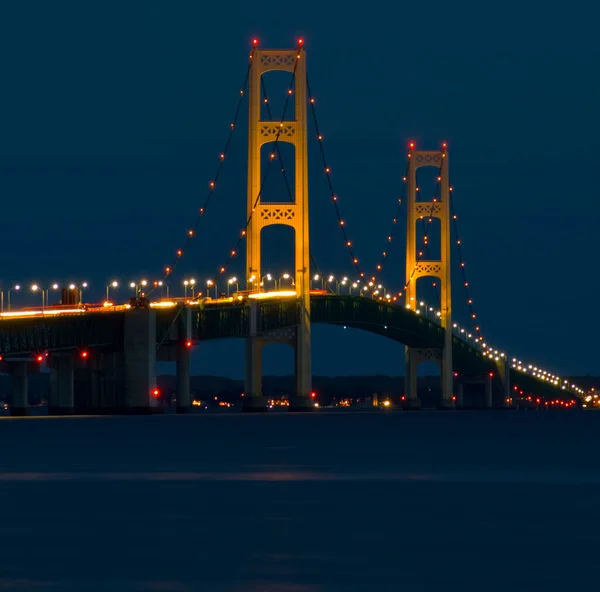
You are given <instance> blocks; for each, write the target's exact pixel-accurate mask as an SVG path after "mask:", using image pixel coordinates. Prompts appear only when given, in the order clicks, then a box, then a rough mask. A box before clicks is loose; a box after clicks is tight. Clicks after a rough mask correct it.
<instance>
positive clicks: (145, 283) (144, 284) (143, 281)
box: [83, 280, 148, 288]
mask: <svg viewBox="0 0 600 592" xmlns="http://www.w3.org/2000/svg"><path fill="white" fill-rule="evenodd" d="M140 283H141V284H142V286H146V285H147V284H148V282H147V281H146V280H142V281H141V282H140ZM86 285H87V284H85V285H84V286H83V287H84V288H85V287H86Z"/></svg>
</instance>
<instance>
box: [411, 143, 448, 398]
mask: <svg viewBox="0 0 600 592" xmlns="http://www.w3.org/2000/svg"><path fill="white" fill-rule="evenodd" d="M424 166H432V167H437V168H438V169H439V171H440V173H439V176H440V180H439V182H440V186H441V195H440V200H435V199H434V200H433V201H417V169H419V168H420V167H424ZM448 166H449V165H448V151H447V150H446V145H445V144H443V145H442V149H441V150H415V149H414V144H411V151H410V152H409V154H408V177H407V185H408V204H407V209H408V214H407V219H408V222H407V224H408V227H407V232H406V303H407V306H409V307H410V308H411V309H412V310H415V309H416V308H417V307H418V302H419V301H418V299H417V280H418V278H420V277H425V276H433V277H436V278H438V279H439V281H440V283H441V303H440V309H441V313H442V316H441V319H440V321H441V325H442V327H444V329H445V336H444V346H443V348H442V349H441V350H439V349H431V348H429V349H424V348H412V347H408V346H407V347H406V349H405V374H404V376H405V379H404V380H405V393H406V395H407V399H408V404H409V406H414V407H418V406H419V400H418V396H417V366H418V365H419V364H420V363H421V362H424V361H435V362H438V363H439V364H440V365H441V379H442V406H443V407H453V406H454V399H453V371H452V289H451V266H450V180H449V177H448ZM421 218H425V219H429V218H439V220H440V223H441V224H440V225H441V237H440V242H441V257H440V260H439V261H428V260H423V257H422V256H421V255H420V254H419V250H418V248H417V223H418V221H419V220H420V219H421Z"/></svg>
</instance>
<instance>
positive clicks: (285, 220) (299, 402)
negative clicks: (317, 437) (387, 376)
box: [245, 47, 312, 410]
mask: <svg viewBox="0 0 600 592" xmlns="http://www.w3.org/2000/svg"><path fill="white" fill-rule="evenodd" d="M252 62H253V63H252V67H251V73H250V84H249V97H248V102H249V133H248V201H247V214H248V218H249V219H250V224H249V226H248V232H247V251H246V281H247V286H248V288H249V289H251V290H261V286H260V284H261V278H262V275H261V231H262V229H263V228H265V227H267V226H271V225H274V224H282V225H286V226H291V227H292V228H293V229H294V242H295V245H294V259H295V262H294V274H293V276H294V277H293V279H294V284H295V289H296V296H297V299H298V313H299V315H298V319H299V320H298V324H297V325H296V326H295V327H291V328H288V329H286V330H285V331H278V332H273V333H263V332H261V331H260V322H259V320H258V318H257V315H258V314H259V310H258V307H253V311H252V310H251V330H250V335H251V336H250V337H249V338H248V339H247V342H246V376H245V395H246V406H247V407H248V408H250V409H252V408H255V409H261V408H264V399H263V397H262V349H263V347H264V346H266V345H267V344H269V343H274V342H283V343H289V344H290V345H292V346H293V347H294V351H295V396H294V397H293V398H292V401H290V410H295V409H308V408H310V407H311V406H312V405H311V399H310V393H311V382H312V374H311V353H310V345H311V343H310V341H311V338H310V335H311V323H310V243H309V227H308V154H307V105H306V53H305V51H304V49H303V48H302V47H300V48H299V49H283V50H272V49H267V50H265V49H256V50H255V52H254V56H253V59H252ZM274 70H279V71H284V72H290V73H294V75H295V85H294V90H293V93H294V102H295V105H294V106H295V119H294V120H289V121H261V116H260V115H261V113H260V107H261V92H260V91H261V78H262V76H263V74H265V73H266V72H270V71H274ZM274 141H277V142H288V143H290V144H292V145H293V146H294V149H295V180H294V182H293V188H294V201H293V202H291V203H290V202H275V203H274V202H268V203H263V202H262V196H261V189H262V178H261V147H262V146H263V145H264V144H267V143H271V142H274Z"/></svg>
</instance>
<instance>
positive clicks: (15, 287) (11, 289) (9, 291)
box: [8, 284, 21, 310]
mask: <svg viewBox="0 0 600 592" xmlns="http://www.w3.org/2000/svg"><path fill="white" fill-rule="evenodd" d="M20 289H21V286H20V285H19V284H15V285H14V286H13V287H12V288H9V290H8V310H10V293H11V292H12V291H13V290H15V291H16V292H18V291H19V290H20Z"/></svg>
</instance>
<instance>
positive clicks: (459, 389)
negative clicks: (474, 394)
mask: <svg viewBox="0 0 600 592" xmlns="http://www.w3.org/2000/svg"><path fill="white" fill-rule="evenodd" d="M464 404H465V387H464V385H463V383H462V380H459V381H458V382H457V384H456V406H457V407H458V408H459V409H460V408H462V406H463V405H464Z"/></svg>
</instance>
